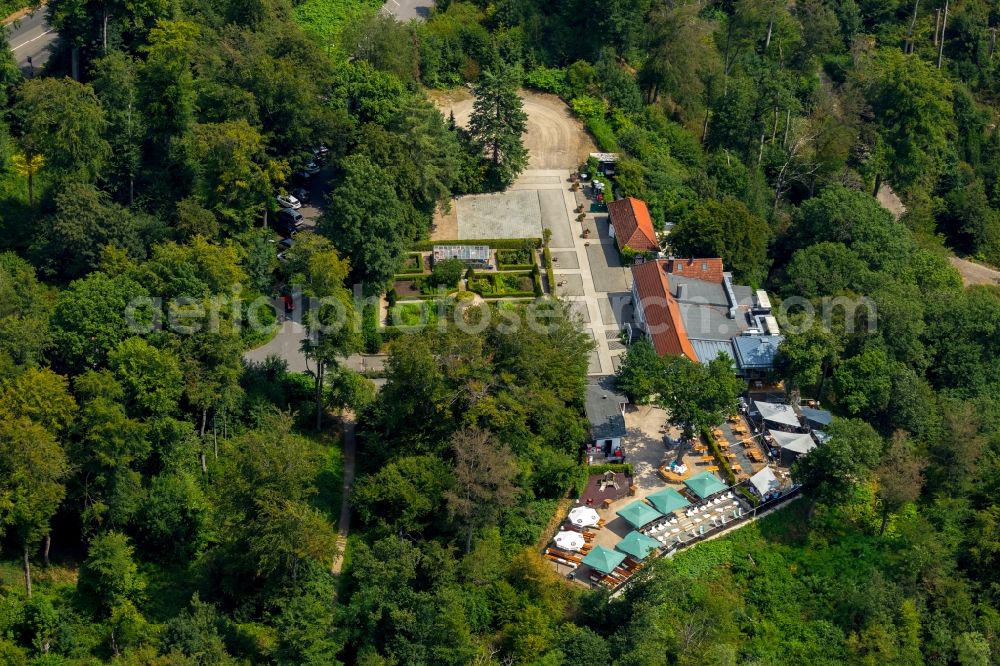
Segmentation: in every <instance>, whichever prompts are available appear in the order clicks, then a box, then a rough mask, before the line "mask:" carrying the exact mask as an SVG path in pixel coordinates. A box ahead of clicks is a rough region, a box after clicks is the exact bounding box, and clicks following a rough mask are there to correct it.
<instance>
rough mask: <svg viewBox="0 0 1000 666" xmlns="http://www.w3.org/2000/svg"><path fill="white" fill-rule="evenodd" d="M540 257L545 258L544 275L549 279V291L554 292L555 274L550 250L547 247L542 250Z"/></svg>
mask: <svg viewBox="0 0 1000 666" xmlns="http://www.w3.org/2000/svg"><path fill="white" fill-rule="evenodd" d="M542 258H543V259H544V260H545V277H546V278H548V280H549V291H550V292H552V293H553V294H554V293H556V274H555V271H554V270H553V268H552V252H550V251H549V248H545V249H543V250H542Z"/></svg>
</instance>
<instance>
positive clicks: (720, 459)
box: [701, 428, 736, 486]
mask: <svg viewBox="0 0 1000 666" xmlns="http://www.w3.org/2000/svg"><path fill="white" fill-rule="evenodd" d="M701 437H702V439H704V440H705V441H706V442H707V443H708V450H709V451H711V452H712V456H714V457H715V461H716V462H717V463H719V470H720V471H721V472H722V476H723V478H724V479H725V481H726V483H728V484H729V485H730V486H735V485H736V473H735V472H733V468H732V467H730V466H729V461H728V460H726V457H725V456H724V455H722V449H720V448H719V442H718V441H716V439H715V436H714V435H712V432H711V431H710V430H709V429H708V428H704V429H703V430H702V431H701Z"/></svg>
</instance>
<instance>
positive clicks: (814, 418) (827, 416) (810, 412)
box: [801, 407, 833, 427]
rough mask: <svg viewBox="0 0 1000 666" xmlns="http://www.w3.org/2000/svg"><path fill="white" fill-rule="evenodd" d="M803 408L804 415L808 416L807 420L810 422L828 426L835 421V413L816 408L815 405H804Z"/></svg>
mask: <svg viewBox="0 0 1000 666" xmlns="http://www.w3.org/2000/svg"><path fill="white" fill-rule="evenodd" d="M801 409H802V416H804V417H806V420H807V421H809V422H810V423H815V424H816V425H818V426H820V427H822V426H828V425H830V424H831V423H832V422H833V414H831V413H830V412H828V411H826V410H825V409H816V408H815V407H802V408H801Z"/></svg>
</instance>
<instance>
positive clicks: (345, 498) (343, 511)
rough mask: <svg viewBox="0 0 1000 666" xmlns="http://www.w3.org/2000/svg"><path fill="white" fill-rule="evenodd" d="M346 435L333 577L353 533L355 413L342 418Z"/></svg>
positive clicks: (337, 573)
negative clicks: (352, 494)
mask: <svg viewBox="0 0 1000 666" xmlns="http://www.w3.org/2000/svg"><path fill="white" fill-rule="evenodd" d="M341 419H342V421H341V427H342V429H343V434H344V445H343V448H344V487H343V489H342V492H341V496H340V519H339V520H338V521H337V550H336V552H335V553H334V555H333V566H332V567H331V569H330V571H331V572H332V573H333V575H335V576H337V575H340V570H341V568H343V566H344V552H345V551H346V550H347V536H348V534H349V533H350V531H351V486H352V485H353V484H354V459H355V457H356V456H355V437H354V426H355V420H354V413H353V412H344V415H343V416H342V417H341Z"/></svg>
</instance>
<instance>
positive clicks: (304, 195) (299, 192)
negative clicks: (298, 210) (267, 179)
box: [292, 187, 309, 204]
mask: <svg viewBox="0 0 1000 666" xmlns="http://www.w3.org/2000/svg"><path fill="white" fill-rule="evenodd" d="M292 195H293V196H294V197H295V198H296V199H298V200H299V202H300V203H303V204H307V203H309V190H307V189H306V188H304V187H296V188H295V189H294V190H292Z"/></svg>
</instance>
